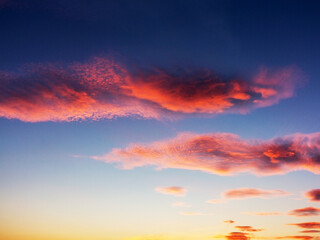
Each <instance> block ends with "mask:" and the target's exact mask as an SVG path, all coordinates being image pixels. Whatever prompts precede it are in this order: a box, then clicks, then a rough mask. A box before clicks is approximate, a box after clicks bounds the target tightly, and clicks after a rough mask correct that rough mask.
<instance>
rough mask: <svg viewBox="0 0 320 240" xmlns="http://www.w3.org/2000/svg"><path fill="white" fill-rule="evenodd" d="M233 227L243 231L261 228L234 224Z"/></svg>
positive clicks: (255, 230)
mask: <svg viewBox="0 0 320 240" xmlns="http://www.w3.org/2000/svg"><path fill="white" fill-rule="evenodd" d="M235 228H237V229H239V230H240V231H244V232H260V231H262V230H263V229H256V228H253V227H251V226H235Z"/></svg>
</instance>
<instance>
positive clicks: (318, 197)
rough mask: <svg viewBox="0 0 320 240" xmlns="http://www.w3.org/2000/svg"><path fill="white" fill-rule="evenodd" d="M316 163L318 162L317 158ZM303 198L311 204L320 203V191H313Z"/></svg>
mask: <svg viewBox="0 0 320 240" xmlns="http://www.w3.org/2000/svg"><path fill="white" fill-rule="evenodd" d="M318 162H320V160H319V157H318ZM305 196H306V197H307V198H309V200H310V201H312V202H319V201H320V189H313V190H310V191H308V192H306V193H305Z"/></svg>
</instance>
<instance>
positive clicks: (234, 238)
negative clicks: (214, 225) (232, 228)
mask: <svg viewBox="0 0 320 240" xmlns="http://www.w3.org/2000/svg"><path fill="white" fill-rule="evenodd" d="M225 238H226V239H227V240H250V237H249V235H248V234H247V233H243V232H231V233H229V234H228V235H226V236H225Z"/></svg>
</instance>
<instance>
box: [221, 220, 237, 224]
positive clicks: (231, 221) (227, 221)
mask: <svg viewBox="0 0 320 240" xmlns="http://www.w3.org/2000/svg"><path fill="white" fill-rule="evenodd" d="M223 222H225V223H229V224H232V223H235V221H233V220H226V221H223Z"/></svg>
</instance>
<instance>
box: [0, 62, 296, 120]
mask: <svg viewBox="0 0 320 240" xmlns="http://www.w3.org/2000/svg"><path fill="white" fill-rule="evenodd" d="M21 69H22V70H20V71H18V72H3V71H2V72H0V81H1V85H0V117H4V118H8V119H19V120H21V121H26V122H41V121H75V120H87V119H90V120H98V119H113V118H117V117H137V118H147V119H148V118H152V119H165V118H170V119H171V118H175V117H181V116H184V115H188V114H222V113H228V112H238V113H246V112H249V111H251V110H252V109H255V108H260V107H265V106H270V105H273V104H276V103H278V102H279V101H280V100H281V99H286V98H290V97H292V96H293V95H294V92H295V89H296V86H297V84H298V83H299V82H300V80H301V79H302V77H301V74H300V72H299V70H297V69H296V68H294V67H286V68H283V69H279V70H270V69H267V68H263V69H261V70H260V72H259V73H258V74H257V75H256V76H255V77H253V78H252V79H242V78H240V77H224V76H223V75H221V74H216V73H214V72H212V71H209V70H205V69H202V70H190V69H185V70H173V71H169V70H164V69H161V70H160V69H156V68H154V69H155V70H149V71H148V70H137V71H134V72H133V71H130V70H129V69H128V68H127V67H125V66H123V65H121V64H118V63H115V62H114V61H111V60H109V59H106V58H93V59H92V60H90V61H88V62H86V63H72V64H69V65H66V64H65V65H62V64H42V65H41V64H38V65H36V64H29V65H25V66H23V67H22V68H21ZM239 75H240V74H239Z"/></svg>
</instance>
